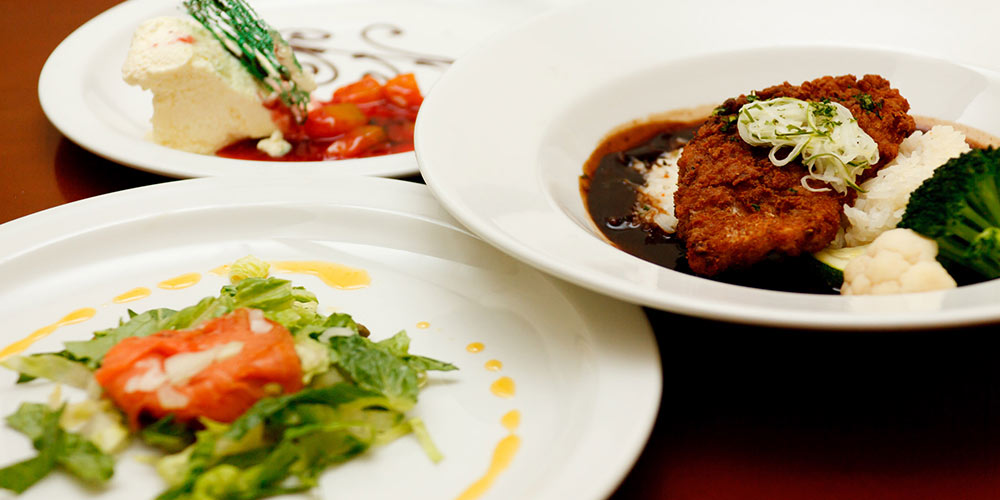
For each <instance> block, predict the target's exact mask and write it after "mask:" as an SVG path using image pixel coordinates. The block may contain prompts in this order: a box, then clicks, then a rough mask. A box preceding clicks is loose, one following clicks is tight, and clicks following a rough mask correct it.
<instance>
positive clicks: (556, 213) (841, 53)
mask: <svg viewBox="0 0 1000 500" xmlns="http://www.w3.org/2000/svg"><path fill="white" fill-rule="evenodd" d="M732 5H733V4H731V3H730V2H727V1H724V0H705V1H699V2H660V3H657V2H646V1H643V0H624V1H614V2H598V3H587V4H582V5H578V6H572V7H570V8H567V9H562V10H559V11H555V12H553V13H550V14H549V15H546V16H543V17H541V18H539V19H536V20H534V21H533V22H530V23H527V24H525V25H523V26H521V27H519V28H518V29H516V30H514V31H513V32H511V33H508V34H507V35H505V36H504V37H502V38H501V39H498V40H494V41H493V43H491V44H489V45H487V46H483V47H480V48H478V49H477V50H475V51H473V52H470V53H469V54H468V55H466V56H465V57H463V59H462V60H461V61H459V62H458V63H457V64H455V65H454V66H453V67H452V69H451V70H449V72H448V73H447V74H446V75H445V76H444V77H443V78H442V79H441V80H440V81H438V83H437V84H436V85H435V88H434V91H433V92H431V95H430V96H429V97H428V99H427V100H426V101H425V103H424V107H423V109H422V110H421V113H420V116H419V117H418V120H417V134H416V152H417V158H418V160H419V162H420V166H421V173H422V175H423V176H424V179H425V181H426V182H427V185H428V186H429V187H430V188H431V190H432V191H433V192H434V194H435V195H436V197H437V198H438V200H439V201H441V203H442V204H444V206H445V208H446V209H447V210H448V211H449V212H450V213H451V214H452V215H453V216H455V218H457V219H458V220H459V221H461V222H462V223H463V224H465V225H466V226H467V227H468V228H470V230H472V231H473V232H475V233H476V234H478V235H479V236H480V237H482V238H483V239H485V240H486V241H488V242H490V243H492V244H493V245H494V246H496V247H498V248H500V249H501V250H503V251H505V252H507V253H509V254H511V255H513V256H515V257H516V258H518V259H520V260H522V261H525V262H528V263H530V264H531V265H533V266H535V267H538V268H540V269H543V270H545V271H547V272H550V273H552V274H555V275H557V276H559V277H562V278H564V279H567V280H569V281H572V282H574V283H577V284H580V285H582V286H585V287H588V288H591V289H593V290H597V291H600V292H603V293H606V294H608V295H612V296H614V297H618V298H621V299H624V300H628V301H632V302H635V303H640V304H644V305H648V306H652V307H657V308H661V309H666V310H671V311H675V312H680V313H684V314H690V315H698V316H704V317H709V318H716V319H722V320H729V321H737V322H748V323H757V324H766V325H780V326H789V327H803V328H838V329H864V328H922V327H938V326H946V325H958V324H968V323H975V322H984V321H992V320H997V319H1000V306H998V303H1000V302H998V300H1000V281H995V282H989V283H985V284H980V285H976V286H968V287H962V288H960V289H957V290H954V291H948V292H944V293H927V294H912V295H905V296H893V297H853V298H847V297H839V296H819V295H808V294H794V293H782V292H772V291H765V290H759V289H754V288H746V287H740V286H733V285H727V284H722V283H717V282H714V281H710V280H706V279H702V278H697V277H694V276H688V275H684V274H681V273H678V272H675V271H672V270H669V269H665V268H662V267H659V266H657V265H654V264H651V263H649V262H646V261H643V260H641V259H639V258H637V257H633V256H631V255H629V254H627V253H625V252H623V251H620V250H618V249H617V248H615V247H613V246H611V244H609V243H608V242H607V241H606V240H605V239H604V238H603V237H602V236H601V234H600V232H599V231H598V229H597V227H596V226H595V225H594V223H593V222H592V221H591V220H590V218H589V216H588V215H587V212H586V209H585V207H584V205H583V201H582V199H581V196H580V191H579V179H578V178H579V176H580V175H581V174H582V173H583V172H582V166H583V163H584V161H585V160H586V159H587V158H588V156H589V155H590V154H591V153H592V152H593V150H594V149H595V148H596V147H597V145H598V143H599V142H600V141H601V139H602V138H603V137H605V136H606V135H607V134H608V133H609V132H611V131H612V129H614V128H616V127H618V126H620V125H624V124H626V123H628V122H631V121H633V120H637V119H644V118H646V117H648V116H650V115H652V114H655V113H661V112H664V111H668V110H672V109H679V108H691V107H696V106H701V105H706V104H710V105H715V104H718V103H720V102H722V101H723V100H724V99H726V98H727V97H730V96H735V95H739V94H740V93H743V92H748V91H750V90H752V89H759V88H763V87H766V86H770V85H773V84H777V83H781V82H782V81H786V80H787V81H790V82H793V83H800V82H802V81H805V80H811V79H813V78H817V77H820V76H823V75H836V74H844V73H854V74H857V75H859V76H860V75H862V74H865V73H879V74H882V75H885V76H886V77H887V78H889V80H890V81H891V82H892V83H893V85H894V86H895V87H897V88H899V89H900V91H901V92H902V94H903V95H904V96H905V97H907V98H908V99H909V102H910V104H911V106H912V112H913V113H914V114H918V115H925V116H932V117H937V118H942V119H947V120H954V121H957V122H960V123H964V124H966V125H969V126H973V127H976V128H979V129H982V130H985V131H987V132H990V133H993V134H1000V113H998V111H1000V79H998V77H997V74H996V73H993V72H991V71H989V70H986V69H976V67H977V66H987V65H990V64H993V65H997V64H1000V62H998V60H997V59H996V58H995V52H994V48H995V47H996V46H997V44H998V43H1000V32H998V31H997V30H996V29H995V26H993V22H992V19H996V15H997V14H1000V3H997V2H988V3H987V2H967V1H966V2H963V1H957V2H948V3H947V5H945V4H941V5H940V7H938V4H934V6H929V5H923V6H921V7H919V8H917V7H916V6H914V5H913V4H912V3H909V2H903V1H891V2H890V1H886V2H857V1H852V2H847V3H846V4H838V5H837V7H836V8H829V6H828V5H826V4H818V3H817V4H811V3H808V2H806V3H802V2H774V1H772V2H764V4H763V5H754V7H753V8H747V9H744V10H741V12H740V13H739V15H736V14H735V13H732V12H730V11H731V9H732ZM861 13H863V16H864V18H866V19H890V18H891V19H899V20H900V22H899V23H888V22H880V23H878V26H869V25H868V24H866V23H859V22H857V21H858V16H859V15H860V14H861ZM904 20H905V22H904ZM904 30H905V31H904ZM930 33H949V36H948V37H941V36H933V35H931V34H930ZM952 35H954V38H951V36H952ZM515 70H516V71H517V73H518V74H520V75H521V76H520V77H519V78H515V79H500V78H498V77H497V75H503V74H508V73H510V72H513V71H515ZM497 95H502V96H503V99H484V98H483V96H497ZM473 107H474V108H475V109H476V110H477V113H476V114H469V113H468V112H467V110H468V109H471V108H473Z"/></svg>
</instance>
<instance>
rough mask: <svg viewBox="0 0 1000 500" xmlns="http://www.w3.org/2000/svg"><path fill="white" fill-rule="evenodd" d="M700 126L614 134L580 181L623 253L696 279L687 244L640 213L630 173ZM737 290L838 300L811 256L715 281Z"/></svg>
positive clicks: (669, 125)
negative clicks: (635, 162) (636, 163)
mask: <svg viewBox="0 0 1000 500" xmlns="http://www.w3.org/2000/svg"><path fill="white" fill-rule="evenodd" d="M703 121H704V119H701V120H666V121H654V122H649V123H641V124H638V125H634V126H631V127H628V128H625V129H624V130H622V131H620V132H617V133H614V134H612V135H610V136H609V137H607V138H606V139H605V140H604V142H602V143H601V145H600V146H598V148H597V149H596V150H595V151H594V153H593V154H591V156H590V158H589V159H588V160H587V163H586V164H585V165H584V170H583V171H584V175H583V176H581V177H580V192H581V194H582V195H583V199H584V204H585V205H586V206H587V211H588V213H589V214H590V218H591V220H593V221H594V223H595V224H596V225H597V227H598V228H599V229H600V230H601V233H602V234H603V235H604V237H605V238H607V239H608V240H609V241H610V242H611V243H613V244H614V245H615V246H617V247H618V248H620V249H622V250H624V251H625V252H628V253H630V254H632V255H634V256H636V257H639V258H641V259H643V260H646V261H649V262H652V263H654V264H657V265H660V266H663V267H666V268H668V269H673V270H675V271H678V272H681V273H684V274H690V275H692V276H697V275H696V274H695V273H694V272H692V271H691V269H690V268H689V267H688V265H687V261H686V259H685V257H684V254H685V248H684V243H683V242H681V241H680V240H679V239H678V238H676V237H674V236H673V235H672V234H669V233H667V232H665V231H664V230H663V229H662V228H660V226H658V225H656V224H653V223H650V222H646V221H644V220H642V219H641V218H640V217H639V216H638V215H636V213H635V208H636V206H637V204H638V203H640V200H641V194H640V193H639V187H640V186H642V185H644V183H645V179H644V178H643V176H642V174H640V173H639V172H637V171H636V170H635V169H633V168H632V167H630V166H629V165H630V163H631V160H632V159H633V158H635V159H637V160H640V161H642V162H645V163H652V162H654V161H655V160H656V159H657V158H658V157H659V156H660V155H661V154H663V153H664V152H667V151H673V150H676V149H678V148H681V147H684V145H685V144H687V142H688V141H690V140H691V138H692V137H694V133H695V132H696V131H697V130H698V127H699V126H700V125H701V123H702V122H703ZM710 279H712V280H715V281H720V282H723V283H729V284H733V285H740V286H749V287H754V288H763V289H767V290H778V291H786V292H799V293H821V294H835V293H838V291H837V290H836V289H834V288H831V287H829V286H826V285H825V284H824V283H823V280H822V279H820V277H819V274H818V269H817V267H816V263H815V259H813V258H812V257H811V256H808V255H807V256H799V257H785V256H779V255H775V256H773V257H771V258H768V259H766V260H764V261H762V262H758V263H757V264H754V265H753V266H752V267H750V268H748V269H744V270H730V271H726V272H725V273H722V274H720V275H718V276H713V277H712V278H710Z"/></svg>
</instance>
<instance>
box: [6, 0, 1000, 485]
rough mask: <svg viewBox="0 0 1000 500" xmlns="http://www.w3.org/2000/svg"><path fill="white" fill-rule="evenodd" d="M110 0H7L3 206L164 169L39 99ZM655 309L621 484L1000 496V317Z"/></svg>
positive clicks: (31, 204) (39, 204) (37, 206)
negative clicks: (74, 132)
mask: <svg viewBox="0 0 1000 500" xmlns="http://www.w3.org/2000/svg"><path fill="white" fill-rule="evenodd" d="M115 3H117V2H116V1H115V0H88V1H75V0H42V1H39V2H13V1H4V2H2V3H0V23H2V24H0V26H2V28H3V31H2V32H3V33H4V36H3V37H2V38H0V49H2V50H0V53H3V54H7V56H6V57H7V59H6V63H5V64H6V65H7V70H5V71H4V72H3V75H2V76H0V82H2V87H0V90H2V95H3V105H2V107H0V112H2V116H0V118H2V119H0V222H6V221H9V220H12V219H15V218H18V217H21V216H24V215H27V214H30V213H33V212H37V211H39V210H43V209H46V208H49V207H53V206H56V205H60V204H63V203H67V202H71V201H75V200H79V199H83V198H87V197H90V196H95V195H98V194H103V193H108V192H112V191H118V190H122V189H128V188H131V187H136V186H143V185H147V184H153V183H158V182H167V181H170V179H168V178H165V177H160V176H157V175H152V174H147V173H143V172H139V171H136V170H133V169H130V168H126V167H123V166H120V165H117V164H115V163H113V162H110V161H107V160H104V159H102V158H100V157H97V156H95V155H92V154H90V153H88V152H87V151H85V150H83V149H82V148H80V147H79V146H77V145H75V144H73V143H72V142H70V141H68V140H67V139H65V138H64V137H62V135H60V134H59V132H58V131H57V130H56V129H55V128H53V127H52V125H51V124H50V123H49V122H48V120H47V119H46V118H45V116H44V115H43V114H42V110H41V108H40V106H39V103H38V97H37V82H38V74H39V71H40V70H41V68H42V64H43V63H44V62H45V59H46V57H47V56H48V54H49V53H50V52H51V51H52V50H53V49H54V48H55V47H56V45H57V44H58V43H59V42H60V41H61V40H62V39H63V38H64V37H65V36H67V35H68V34H69V33H70V32H72V31H73V30H74V29H75V28H76V27H78V26H79V25H80V24H82V23H83V22H85V21H86V20H88V19H90V18H91V17H93V16H95V15H97V14H99V13H100V12H102V11H104V10H105V9H107V8H109V7H111V6H112V5H113V4H115ZM998 307H1000V304H998ZM647 314H648V316H649V319H650V322H651V323H652V325H653V326H654V328H655V330H656V333H657V338H658V341H659V345H660V352H661V355H662V358H663V387H664V390H663V400H662V404H661V407H660V413H659V416H658V419H657V422H656V427H655V429H654V430H653V434H652V436H651V438H650V441H649V443H648V444H647V446H646V448H645V450H644V451H643V452H642V455H641V456H640V457H639V459H638V462H637V463H636V465H635V468H634V469H633V470H632V472H631V473H630V474H629V475H628V476H627V477H626V478H625V480H624V482H623V483H622V485H621V487H620V488H619V490H618V491H617V492H616V493H615V494H614V496H613V497H612V498H614V499H615V500H625V499H640V498H643V499H645V498H656V499H659V498H663V499H677V500H688V499H690V500H711V499H756V498H760V499H786V498H793V499H797V498H801V499H812V500H822V499H853V500H861V499H879V500H886V499H903V498H907V499H909V498H913V499H916V498H928V499H931V498H934V499H942V498H962V499H978V498H1000V384H998V382H1000V363H998V362H997V360H998V358H1000V341H998V333H1000V325H983V326H978V327H974V328H963V329H953V330H948V331H919V332H892V333H884V332H882V333H879V332H857V333H838V332H816V331H795V330H777V329H771V328H759V327H749V326H741V325H731V324H725V323H718V322H712V321H707V320H701V319H696V318H689V317H683V316H678V315H674V314H671V313H666V312H660V311H653V310H647ZM607 432H609V433H614V432H615V429H607Z"/></svg>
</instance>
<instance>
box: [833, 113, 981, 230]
mask: <svg viewBox="0 0 1000 500" xmlns="http://www.w3.org/2000/svg"><path fill="white" fill-rule="evenodd" d="M969 149H970V148H969V145H968V144H966V142H965V134H963V133H961V132H959V131H957V130H955V129H954V128H952V127H949V126H947V125H937V126H935V127H933V128H931V129H930V130H929V131H927V133H926V134H925V133H922V132H920V131H919V130H918V131H916V132H914V133H913V134H912V135H910V136H909V137H907V138H906V139H905V140H903V142H902V143H901V144H900V145H899V155H898V156H897V157H896V158H895V159H894V160H893V161H891V162H889V164H887V165H886V166H885V167H883V168H882V170H879V172H878V174H877V175H876V176H875V177H873V178H871V179H869V180H867V181H865V182H864V183H862V184H861V189H863V190H864V192H863V193H860V194H858V197H857V200H855V202H854V206H853V207H850V206H846V205H845V206H844V216H845V222H846V223H847V224H848V225H847V227H846V231H845V233H844V242H845V243H846V245H847V246H850V247H853V246H858V245H865V244H868V243H871V242H872V241H874V240H875V238H876V237H878V235H880V234H882V233H883V232H885V231H888V230H890V229H892V228H894V227H896V224H898V223H899V221H900V219H902V218H903V212H905V211H906V204H907V202H909V200H910V193H912V192H913V190H915V189H916V188H917V187H918V186H920V184H921V183H923V182H924V181H925V180H927V179H928V178H929V177H930V176H931V175H933V174H934V170H935V169H936V168H938V167H940V166H941V165H944V164H945V163H946V162H947V161H948V160H949V159H951V158H955V157H957V156H959V155H961V154H962V153H965V152H968V151H969Z"/></svg>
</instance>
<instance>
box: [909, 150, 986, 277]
mask: <svg viewBox="0 0 1000 500" xmlns="http://www.w3.org/2000/svg"><path fill="white" fill-rule="evenodd" d="M899 227H907V228H910V229H913V230H914V231H916V232H918V233H920V234H923V235H924V236H927V237H929V238H933V239H934V240H935V241H937V244H938V260H939V261H941V263H942V264H944V266H945V267H947V268H949V269H954V268H967V269H971V270H972V271H975V272H977V273H979V274H981V275H983V276H985V277H986V278H989V279H993V278H997V277H1000V149H994V148H990V149H980V150H972V151H970V152H968V153H965V154H963V155H961V156H959V157H958V158H953V159H951V160H949V161H948V162H947V163H945V164H944V165H942V166H940V167H938V169H937V170H935V171H934V175H933V176H931V178H930V179H927V180H926V181H924V183H923V184H921V185H920V187H918V188H917V189H916V190H915V191H913V193H912V194H910V201H909V203H908V204H907V205H906V212H904V213H903V219H902V220H901V221H900V222H899Z"/></svg>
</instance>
